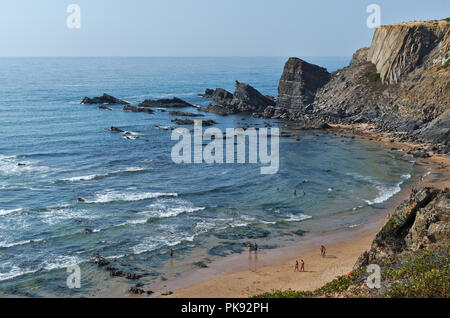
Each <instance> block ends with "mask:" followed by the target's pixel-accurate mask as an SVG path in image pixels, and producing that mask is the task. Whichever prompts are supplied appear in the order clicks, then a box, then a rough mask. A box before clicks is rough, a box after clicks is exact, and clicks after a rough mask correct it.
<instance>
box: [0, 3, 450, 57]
mask: <svg viewBox="0 0 450 318" xmlns="http://www.w3.org/2000/svg"><path fill="white" fill-rule="evenodd" d="M70 4H76V5H78V6H79V8H80V9H81V12H80V22H81V23H80V28H73V29H70V28H68V26H67V23H66V22H67V19H68V17H69V16H70V15H71V13H70V12H67V9H68V6H69V5H70ZM370 4H377V5H379V7H380V9H381V24H382V25H386V24H393V23H397V22H402V21H411V20H430V19H442V18H445V17H446V16H445V15H443V14H444V13H445V12H450V3H449V2H448V1H444V0H435V1H432V2H427V3H423V2H422V1H419V0H412V1H406V0H400V1H395V2H394V1H388V0H379V1H363V0H354V1H351V2H350V1H348V2H345V3H336V2H335V1H332V0H324V1H322V2H321V3H317V2H311V1H299V0H285V1H283V2H282V3H280V2H275V1H268V0H259V1H257V0H246V1H238V0H228V1H222V2H218V1H214V2H212V1H208V0H194V1H189V2H187V1H183V0H172V1H170V2H167V1H164V0H153V1H143V0H136V1H134V2H133V3H131V4H130V3H126V2H124V1H120V0H112V1H106V0H98V1H95V2H94V1H87V0H70V1H59V0H43V1H39V2H37V1H31V0H17V1H2V2H1V3H0V41H1V42H2V43H3V48H2V52H1V53H0V56H2V57H110V56H116V57H287V56H302V57H308V56H315V57H318V56H324V57H326V56H333V57H336V56H337V57H348V56H351V55H352V54H353V52H354V51H356V50H357V49H358V48H360V47H364V46H368V45H370V42H371V40H372V35H373V32H374V29H373V28H369V27H368V26H367V24H366V21H367V18H368V16H369V15H370V14H371V13H368V12H367V11H366V10H367V7H368V5H370Z"/></svg>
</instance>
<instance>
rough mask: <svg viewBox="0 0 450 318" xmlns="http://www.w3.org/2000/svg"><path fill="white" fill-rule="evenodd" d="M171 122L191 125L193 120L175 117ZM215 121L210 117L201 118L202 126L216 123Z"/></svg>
mask: <svg viewBox="0 0 450 318" xmlns="http://www.w3.org/2000/svg"><path fill="white" fill-rule="evenodd" d="M172 122H173V123H176V124H177V125H193V124H194V121H193V120H192V119H189V118H187V119H179V118H175V119H173V120H172ZM216 124H217V123H216V122H215V121H214V120H212V119H208V120H202V125H203V126H212V125H216Z"/></svg>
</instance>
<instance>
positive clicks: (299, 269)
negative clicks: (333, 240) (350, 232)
mask: <svg viewBox="0 0 450 318" xmlns="http://www.w3.org/2000/svg"><path fill="white" fill-rule="evenodd" d="M326 253H327V248H326V247H325V246H323V245H321V246H320V255H322V257H325V256H326ZM304 271H305V262H304V261H303V260H300V263H299V262H298V260H296V261H295V268H294V272H304Z"/></svg>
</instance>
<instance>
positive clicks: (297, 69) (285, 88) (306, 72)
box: [276, 57, 330, 110]
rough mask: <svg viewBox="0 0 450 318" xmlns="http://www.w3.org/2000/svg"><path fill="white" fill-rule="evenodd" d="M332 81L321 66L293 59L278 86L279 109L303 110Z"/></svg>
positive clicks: (285, 68)
mask: <svg viewBox="0 0 450 318" xmlns="http://www.w3.org/2000/svg"><path fill="white" fill-rule="evenodd" d="M329 80H330V73H328V71H327V70H326V69H325V68H323V67H320V66H317V65H314V64H310V63H308V62H305V61H303V60H301V59H299V58H295V57H291V58H290V59H289V60H288V61H287V62H286V65H285V66H284V70H283V75H282V76H281V79H280V83H279V85H278V100H277V105H276V106H277V108H282V109H290V110H301V109H303V108H305V107H306V106H308V105H309V104H311V103H312V102H313V101H314V96H315V94H316V92H317V90H318V89H319V88H321V87H323V86H324V85H325V84H326V83H328V81H329Z"/></svg>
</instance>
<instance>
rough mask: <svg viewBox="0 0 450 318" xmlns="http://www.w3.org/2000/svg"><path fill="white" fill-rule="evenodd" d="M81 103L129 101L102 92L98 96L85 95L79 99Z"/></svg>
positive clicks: (123, 103) (108, 103) (122, 103)
mask: <svg viewBox="0 0 450 318" xmlns="http://www.w3.org/2000/svg"><path fill="white" fill-rule="evenodd" d="M81 104H90V105H92V104H103V105H128V104H129V103H128V102H126V101H124V100H121V99H118V98H115V97H113V96H111V95H108V94H103V95H102V96H99V97H93V98H89V97H85V98H84V99H83V100H82V101H81Z"/></svg>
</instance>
